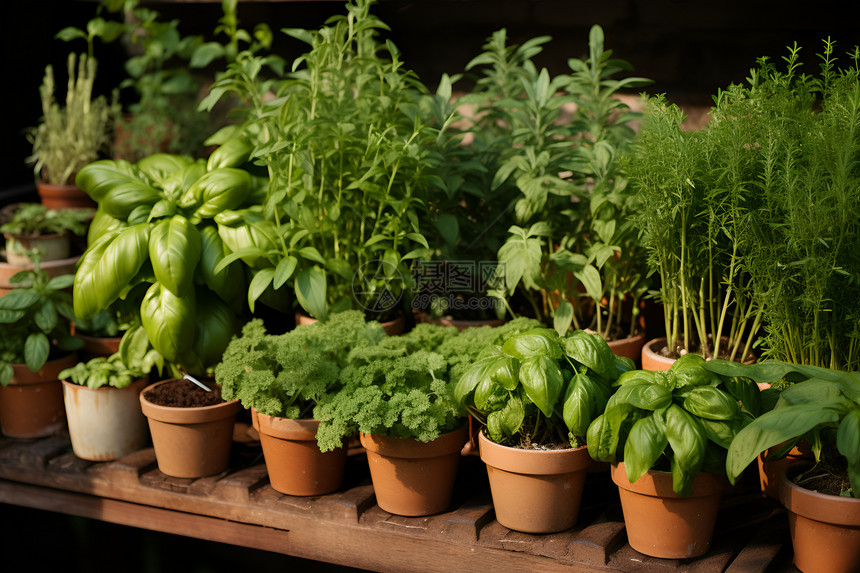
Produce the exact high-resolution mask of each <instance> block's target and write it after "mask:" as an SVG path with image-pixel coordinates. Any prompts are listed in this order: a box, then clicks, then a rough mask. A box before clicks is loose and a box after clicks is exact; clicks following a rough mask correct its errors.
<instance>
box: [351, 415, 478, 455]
mask: <svg viewBox="0 0 860 573" xmlns="http://www.w3.org/2000/svg"><path fill="white" fill-rule="evenodd" d="M358 437H359V441H360V442H361V445H362V446H364V449H365V450H367V451H368V452H372V453H375V454H379V455H381V456H387V457H392V458H411V459H426V458H438V457H442V456H446V455H450V454H452V453H455V452H456V453H457V455H459V452H460V450H462V449H463V446H464V445H465V444H466V443H467V442H468V441H469V426H468V424H466V423H465V422H464V423H463V424H461V425H460V426H459V427H457V428H456V429H454V430H451V431H450V432H446V433H444V434H442V435H440V436H439V437H438V438H436V439H435V440H433V441H430V442H419V441H418V440H416V439H414V438H394V437H391V436H387V435H385V434H366V433H364V432H359V436H358Z"/></svg>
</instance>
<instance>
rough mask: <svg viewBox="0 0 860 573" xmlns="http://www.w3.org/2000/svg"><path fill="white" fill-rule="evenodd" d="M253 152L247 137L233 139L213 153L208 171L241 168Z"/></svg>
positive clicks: (207, 164) (207, 165)
mask: <svg viewBox="0 0 860 573" xmlns="http://www.w3.org/2000/svg"><path fill="white" fill-rule="evenodd" d="M215 45H216V46H217V45H218V44H215ZM253 150H254V146H253V145H251V141H250V140H249V139H248V138H247V137H246V136H244V135H239V136H236V137H231V138H230V139H228V140H227V141H225V142H224V143H222V144H221V145H220V146H219V147H218V148H217V149H215V151H213V152H212V154H211V155H210V156H209V161H208V162H207V163H206V169H208V170H209V171H212V170H214V169H218V168H219V167H239V166H240V165H242V164H243V163H245V162H246V161H248V158H249V157H251V152H252V151H253Z"/></svg>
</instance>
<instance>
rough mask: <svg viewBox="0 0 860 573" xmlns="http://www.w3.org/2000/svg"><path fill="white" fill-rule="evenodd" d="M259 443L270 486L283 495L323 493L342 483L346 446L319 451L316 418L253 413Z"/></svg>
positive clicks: (333, 489)
mask: <svg viewBox="0 0 860 573" xmlns="http://www.w3.org/2000/svg"><path fill="white" fill-rule="evenodd" d="M256 418H257V423H258V424H259V432H260V442H261V444H262V446H263V456H264V457H265V458H266V469H267V470H268V472H269V482H270V483H271V485H272V487H273V488H274V489H275V490H277V491H279V492H281V493H285V494H287V495H323V494H326V493H330V492H333V491H335V490H336V489H338V488H339V487H340V485H341V483H342V482H343V470H344V467H345V465H346V448H338V449H336V450H332V451H330V452H325V453H323V452H321V451H320V449H319V446H317V439H316V433H317V428H318V427H319V424H320V423H319V421H318V420H293V419H289V418H276V417H273V416H267V415H266V414H261V413H259V412H257V414H256Z"/></svg>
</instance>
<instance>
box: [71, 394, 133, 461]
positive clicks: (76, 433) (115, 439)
mask: <svg viewBox="0 0 860 573" xmlns="http://www.w3.org/2000/svg"><path fill="white" fill-rule="evenodd" d="M148 383H149V380H147V379H141V380H138V381H136V382H133V383H132V384H131V385H130V386H127V387H126V388H114V387H112V386H102V387H101V388H98V389H96V390H93V389H91V388H87V387H86V386H81V385H80V384H72V383H70V382H67V381H65V380H63V398H64V401H65V404H66V418H67V419H68V423H69V437H71V439H72V450H73V451H74V452H75V455H76V456H78V457H79V458H81V459H84V460H90V461H94V462H105V461H110V460H116V459H119V458H121V457H123V456H127V455H128V454H131V453H133V452H136V451H137V450H139V449H140V448H142V447H143V446H145V445H146V442H147V439H148V438H149V435H148V434H147V431H146V418H145V417H144V416H143V413H142V412H141V410H140V399H139V397H138V394H140V391H141V390H143V388H144V387H145V386H146V385H147V384H148Z"/></svg>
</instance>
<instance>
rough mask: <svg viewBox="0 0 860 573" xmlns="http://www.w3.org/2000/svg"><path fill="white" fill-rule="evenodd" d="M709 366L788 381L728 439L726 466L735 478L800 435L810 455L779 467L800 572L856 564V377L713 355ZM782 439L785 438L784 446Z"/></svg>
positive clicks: (859, 494) (859, 498) (859, 488)
mask: <svg viewBox="0 0 860 573" xmlns="http://www.w3.org/2000/svg"><path fill="white" fill-rule="evenodd" d="M707 369H708V370H710V371H713V372H718V373H720V374H721V375H723V376H732V377H736V376H743V377H748V378H750V379H752V380H755V381H756V382H767V383H771V382H776V381H779V380H783V379H786V380H791V381H792V383H791V384H790V385H789V386H788V387H787V388H786V389H785V390H783V391H782V392H781V393H780V394H779V399H778V400H777V402H776V405H775V406H774V408H773V409H772V410H770V411H768V412H766V413H764V414H762V415H761V416H759V417H758V418H756V419H755V420H753V421H752V422H751V423H750V424H749V425H747V426H746V427H745V428H743V429H742V430H740V431H739V432H738V433H737V435H736V436H735V438H734V440H732V442H731V445H730V447H729V449H728V456H727V459H726V473H727V475H728V478H729V480H731V481H732V482H734V481H735V480H736V479H737V477H738V476H739V475H740V474H741V472H743V471H744V469H745V468H746V467H747V466H748V465H749V464H750V463H751V462H752V461H753V460H755V459H756V457H758V456H759V455H760V454H762V453H763V452H765V451H766V450H768V449H769V448H773V447H775V446H780V445H781V448H780V451H781V453H782V454H783V455H784V454H785V453H786V452H788V451H789V450H791V448H792V446H794V445H796V444H797V443H799V442H800V441H802V440H805V441H807V442H808V443H810V444H811V445H812V448H811V449H812V452H813V454H814V461H811V462H800V463H795V464H792V465H790V466H789V467H788V468H787V469H786V470H784V471H783V473H782V475H781V481H780V489H779V497H780V499H781V501H782V503H783V504H784V505H785V507H786V509H787V510H788V512H789V513H788V515H789V523H790V525H791V539H792V545H793V547H794V564H795V565H796V566H797V568H798V569H800V570H801V571H803V572H804V573H816V572H822V573H823V572H825V571H827V572H845V573H847V572H849V571H856V570H857V568H858V567H860V376H858V374H857V373H856V372H839V371H836V370H830V369H826V368H819V367H815V366H802V365H795V364H789V363H785V362H778V361H771V360H767V361H763V362H760V363H758V364H753V365H738V364H733V363H730V362H726V361H722V360H715V361H712V362H710V363H708V364H707ZM783 444H784V445H783Z"/></svg>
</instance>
